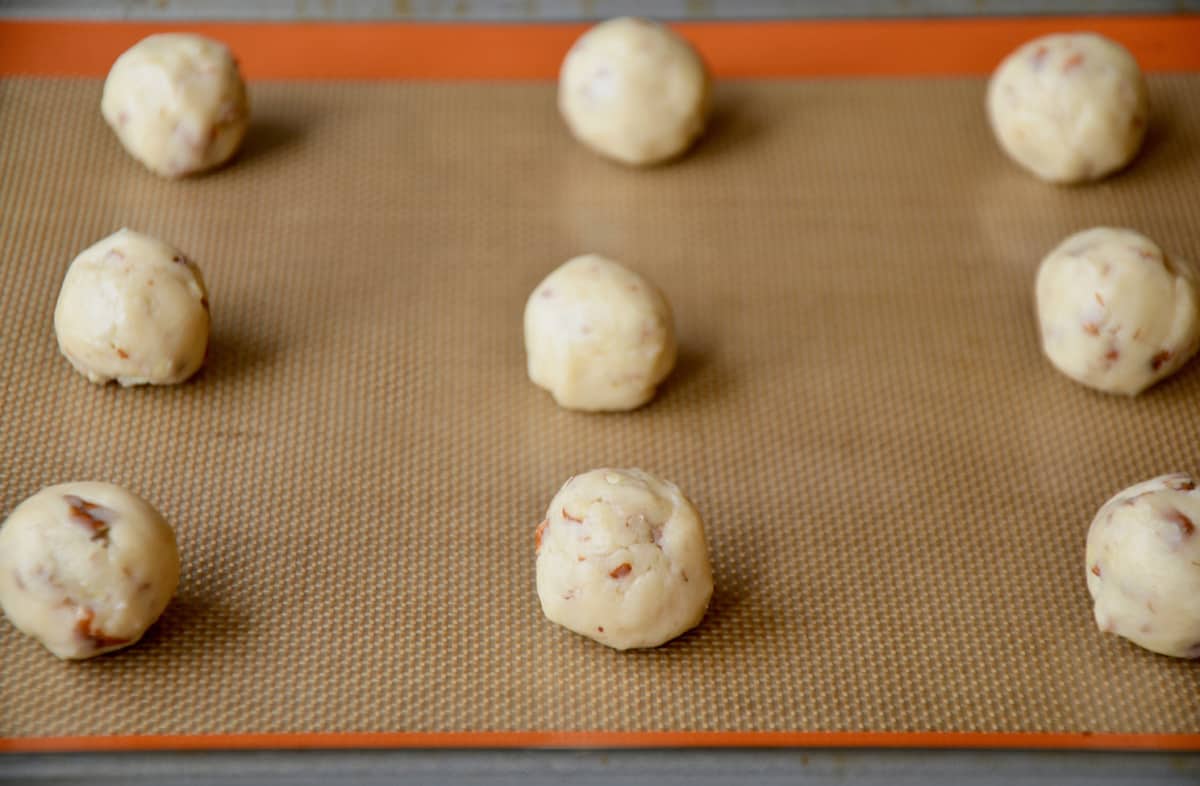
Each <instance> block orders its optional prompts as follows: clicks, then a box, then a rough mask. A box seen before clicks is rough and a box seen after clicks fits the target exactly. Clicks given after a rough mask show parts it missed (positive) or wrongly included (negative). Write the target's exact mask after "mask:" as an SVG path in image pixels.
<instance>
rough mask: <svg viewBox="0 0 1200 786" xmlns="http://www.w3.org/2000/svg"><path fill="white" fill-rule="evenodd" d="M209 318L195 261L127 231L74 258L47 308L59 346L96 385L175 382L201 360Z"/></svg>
mask: <svg viewBox="0 0 1200 786" xmlns="http://www.w3.org/2000/svg"><path fill="white" fill-rule="evenodd" d="M210 323H211V318H210V316H209V304H208V290H207V289H206V288H205V286H204V278H203V277H202V276H201V275H200V268H199V267H197V266H196V263H195V262H193V261H192V260H190V259H188V257H187V256H186V255H184V253H183V252H182V251H180V250H179V249H177V248H175V247H174V246H171V245H168V244H166V243H164V242H162V241H161V240H158V239H157V238H153V237H150V236H149V235H145V234H142V233H140V232H134V231H132V230H129V229H122V230H120V231H118V232H115V233H113V234H112V235H109V236H108V237H106V238H104V239H103V240H101V241H99V242H98V243H96V244H94V245H92V246H89V247H88V248H87V249H85V250H84V251H83V252H82V253H80V254H79V256H77V257H75V260H74V261H73V262H71V265H70V267H68V268H67V273H66V276H65V277H64V278H63V282H62V287H61V288H60V289H59V293H58V302H57V303H56V305H55V307H54V333H55V335H56V336H57V337H58V348H59V351H60V352H62V354H63V356H64V357H65V358H66V359H67V360H68V361H69V362H70V363H71V365H72V366H74V367H75V370H76V371H78V372H79V373H80V374H83V375H84V376H85V377H87V378H88V380H89V381H91V382H95V383H97V384H104V383H106V382H110V381H113V380H116V381H117V382H118V383H120V384H121V385H123V386H129V385H146V384H151V385H171V384H175V383H178V382H183V381H184V380H186V379H187V378H188V377H190V376H192V375H193V374H195V373H196V371H197V370H198V369H199V368H200V366H201V364H203V363H204V357H205V354H206V353H207V351H208V336H209V330H210Z"/></svg>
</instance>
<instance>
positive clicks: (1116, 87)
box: [987, 33, 1150, 183]
mask: <svg viewBox="0 0 1200 786" xmlns="http://www.w3.org/2000/svg"><path fill="white" fill-rule="evenodd" d="M987 109H988V119H989V120H990V121H991V124H992V130H993V131H994V132H995V134H996V139H997V140H998V141H999V142H1000V146H1001V147H1002V148H1004V152H1006V153H1007V154H1008V155H1009V157H1011V158H1012V159H1013V160H1014V161H1016V162H1017V163H1018V164H1020V165H1021V166H1023V167H1025V168H1026V169H1028V170H1029V171H1030V172H1032V173H1033V174H1035V175H1037V176H1038V177H1039V178H1041V179H1042V180H1047V181H1050V182H1053V183H1077V182H1081V181H1086V180H1096V179H1099V178H1102V177H1104V176H1105V175H1107V174H1109V173H1110V172H1114V171H1116V170H1118V169H1120V168H1121V167H1123V166H1125V165H1126V164H1128V163H1129V162H1130V161H1131V160H1132V159H1133V157H1134V156H1135V155H1137V151H1138V148H1140V147H1141V145H1142V138H1143V137H1144V136H1145V134H1146V123H1147V119H1148V118H1149V115H1150V107H1149V102H1148V99H1147V97H1146V82H1145V80H1144V79H1143V78H1142V72H1141V70H1140V69H1138V64H1137V61H1136V60H1134V59H1133V55H1131V54H1129V52H1128V51H1127V50H1126V49H1125V48H1124V47H1122V46H1121V45H1120V44H1117V43H1115V42H1113V41H1110V40H1108V39H1107V38H1104V37H1102V36H1098V35H1093V34H1091V33H1072V34H1066V35H1048V36H1044V37H1042V38H1038V39H1035V40H1033V41H1030V42H1029V43H1028V44H1025V45H1024V46H1022V47H1021V48H1020V49H1018V50H1017V51H1015V52H1013V53H1012V54H1011V55H1009V56H1008V57H1007V58H1006V59H1005V60H1004V62H1002V63H1001V64H1000V67H999V68H997V69H996V72H995V73H994V74H993V75H992V80H991V83H990V84H989V85H988V95H987Z"/></svg>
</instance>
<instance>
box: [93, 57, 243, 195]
mask: <svg viewBox="0 0 1200 786" xmlns="http://www.w3.org/2000/svg"><path fill="white" fill-rule="evenodd" d="M100 110H101V112H102V113H103V114H104V119H105V120H106V121H107V122H108V124H109V126H110V127H111V128H112V130H113V132H114V133H116V135H117V138H118V139H120V140H121V144H122V145H124V146H125V149H126V150H127V151H129V154H130V155H131V156H133V157H134V158H136V159H137V160H138V161H141V162H142V163H143V164H144V165H145V166H146V168H147V169H149V170H150V171H152V172H154V173H156V174H159V175H163V176H165V177H181V176H183V175H190V174H194V173H196V172H202V171H204V170H206V169H211V168H213V167H215V166H218V165H220V164H223V163H224V162H225V161H226V160H228V159H229V157H230V156H232V155H233V154H234V153H236V152H237V149H238V147H239V146H240V145H241V143H242V137H244V136H245V134H246V127H247V125H248V123H249V119H250V108H249V103H248V101H247V99H246V86H245V84H243V82H242V76H241V74H240V73H239V71H238V66H237V61H236V60H235V59H234V57H233V53H232V52H230V51H229V48H228V47H226V46H225V45H224V44H222V43H221V42H220V41H214V40H212V39H211V38H205V37H204V36H199V35H192V34H188V33H160V34H157V35H152V36H149V37H147V38H144V39H142V40H141V41H139V42H138V43H137V44H135V45H133V46H132V47H130V48H129V49H128V50H126V51H125V52H124V53H123V54H122V55H121V56H120V57H118V58H117V60H116V62H115V63H113V67H112V70H110V71H109V73H108V79H107V80H105V82H104V95H103V98H102V100H101V103H100Z"/></svg>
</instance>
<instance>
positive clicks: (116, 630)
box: [0, 483, 179, 659]
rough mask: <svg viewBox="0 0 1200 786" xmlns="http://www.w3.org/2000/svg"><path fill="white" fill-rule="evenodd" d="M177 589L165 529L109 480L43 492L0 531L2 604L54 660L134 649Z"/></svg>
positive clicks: (175, 557) (170, 537)
mask: <svg viewBox="0 0 1200 786" xmlns="http://www.w3.org/2000/svg"><path fill="white" fill-rule="evenodd" d="M178 584H179V551H178V549H177V548H176V546H175V534H174V533H173V532H172V531H171V527H170V526H169V525H168V524H167V522H166V521H164V520H163V517H162V516H161V515H160V514H159V513H158V511H156V510H155V509H154V508H152V507H151V506H150V504H149V503H148V502H146V501H145V500H143V499H142V498H140V497H138V496H136V495H134V494H132V493H130V492H128V491H126V490H125V489H123V488H121V487H120V486H114V485H112V484H111V483H64V484H62V485H60V486H50V487H49V488H45V489H42V490H41V491H39V492H38V493H37V494H34V495H33V496H32V497H30V498H29V499H27V500H25V501H24V502H22V503H21V504H20V505H18V506H17V509H16V510H14V511H13V512H12V515H11V516H9V517H8V520H7V521H5V522H4V524H3V526H0V607H3V608H4V613H5V615H6V616H7V617H8V618H9V620H11V621H12V624H13V625H14V626H16V628H17V629H18V630H20V631H21V632H22V633H25V634H27V635H29V636H32V637H33V638H35V639H37V640H38V641H40V642H41V643H42V644H43V645H44V646H45V647H46V649H48V650H50V651H51V652H53V653H54V654H55V655H57V656H58V657H60V658H71V659H78V658H90V657H92V656H93V655H99V654H100V653H102V652H109V651H111V650H116V649H120V648H122V647H128V646H129V645H130V644H133V643H134V642H136V641H137V640H138V639H140V638H141V637H142V634H143V633H145V632H146V629H147V628H149V627H150V626H151V625H152V624H153V623H154V621H155V620H156V619H158V617H159V615H160V614H162V613H163V609H165V608H166V607H167V603H168V602H169V601H170V600H171V596H172V595H173V594H174V593H175V587H176V585H178Z"/></svg>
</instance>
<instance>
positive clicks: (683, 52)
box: [558, 17, 712, 166]
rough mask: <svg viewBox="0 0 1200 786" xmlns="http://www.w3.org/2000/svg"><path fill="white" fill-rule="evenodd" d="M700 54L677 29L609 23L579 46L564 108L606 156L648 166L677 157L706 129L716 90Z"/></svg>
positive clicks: (569, 68)
mask: <svg viewBox="0 0 1200 786" xmlns="http://www.w3.org/2000/svg"><path fill="white" fill-rule="evenodd" d="M710 82H711V80H710V77H709V74H708V69H707V68H706V67H705V65H704V61H703V60H702V59H700V55H699V54H698V53H697V52H696V50H695V49H693V48H692V46H691V44H689V43H688V42H687V41H686V40H685V39H684V38H683V37H681V36H680V35H679V34H677V33H675V32H674V31H672V30H671V29H670V28H668V27H666V26H664V25H660V24H658V23H656V22H651V21H649V20H646V19H639V18H636V17H620V18H617V19H610V20H608V21H606V22H601V23H600V24H598V25H596V26H595V27H593V28H592V29H590V30H588V31H587V32H586V33H584V34H583V36H581V37H580V38H579V40H578V41H576V42H575V43H574V45H572V47H571V49H570V51H569V52H567V56H566V58H565V59H564V60H563V64H562V69H561V71H560V72H559V77H558V108H559V111H560V112H561V113H562V116H563V120H564V121H566V124H567V127H568V128H570V130H571V133H572V134H574V135H575V137H576V138H577V139H578V140H579V141H580V142H582V143H583V144H585V145H587V146H588V147H590V148H592V149H593V150H595V151H596V152H597V153H600V154H601V155H603V156H607V157H608V158H611V159H614V160H616V161H620V162H621V163H624V164H631V165H635V166H644V165H648V164H656V163H659V162H662V161H666V160H667V159H670V158H674V157H675V156H678V155H679V154H681V153H683V152H684V151H685V150H687V148H688V146H689V145H691V144H692V142H693V141H694V140H695V139H696V137H698V136H699V135H700V132H701V131H703V130H704V123H705V120H706V119H707V116H708V110H709V101H710V97H711V92H712V87H711V84H710Z"/></svg>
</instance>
